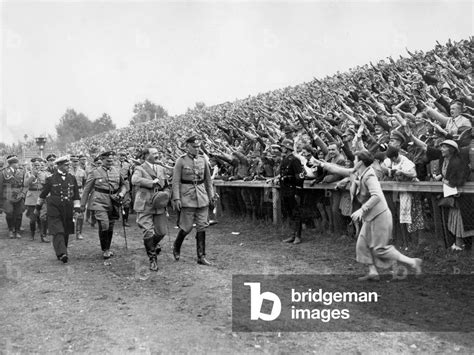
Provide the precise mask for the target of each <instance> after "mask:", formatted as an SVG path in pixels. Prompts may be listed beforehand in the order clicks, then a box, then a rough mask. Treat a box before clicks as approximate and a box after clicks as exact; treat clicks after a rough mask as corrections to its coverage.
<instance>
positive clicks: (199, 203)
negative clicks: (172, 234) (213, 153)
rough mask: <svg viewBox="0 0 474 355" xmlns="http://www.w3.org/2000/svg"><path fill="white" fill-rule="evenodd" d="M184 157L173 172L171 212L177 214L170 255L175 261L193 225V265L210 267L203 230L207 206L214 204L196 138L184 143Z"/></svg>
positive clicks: (180, 158)
mask: <svg viewBox="0 0 474 355" xmlns="http://www.w3.org/2000/svg"><path fill="white" fill-rule="evenodd" d="M185 143H186V151H187V153H186V154H184V155H182V156H181V157H179V158H178V160H177V161H176V164H175V166H174V171H173V182H172V187H173V208H174V209H176V210H177V211H178V212H179V218H178V219H179V220H178V226H179V232H178V235H177V237H176V240H175V242H174V244H173V255H174V258H175V260H179V258H180V251H181V244H182V243H183V241H184V238H185V237H186V235H188V234H189V232H191V230H192V229H193V224H196V251H197V262H198V264H201V265H212V263H211V262H210V261H208V260H207V259H206V231H205V230H206V228H207V226H208V225H209V223H208V212H209V203H210V202H211V203H214V202H215V196H214V189H213V186H212V180H211V173H210V169H209V164H208V162H207V161H206V160H205V158H204V157H203V156H200V155H199V150H200V146H201V142H200V141H199V140H198V138H197V137H196V136H192V137H189V138H188V139H187V140H186V141H185Z"/></svg>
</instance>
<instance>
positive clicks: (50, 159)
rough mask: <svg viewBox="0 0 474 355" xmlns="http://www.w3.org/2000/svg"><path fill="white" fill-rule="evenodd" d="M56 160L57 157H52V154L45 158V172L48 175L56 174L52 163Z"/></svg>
mask: <svg viewBox="0 0 474 355" xmlns="http://www.w3.org/2000/svg"><path fill="white" fill-rule="evenodd" d="M56 159H57V156H56V155H54V154H49V155H48V156H47V157H46V165H47V167H46V170H47V171H48V172H49V173H50V174H54V173H55V172H56V167H55V166H54V162H55V161H56Z"/></svg>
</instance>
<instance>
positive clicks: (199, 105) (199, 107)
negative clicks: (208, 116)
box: [187, 101, 206, 113]
mask: <svg viewBox="0 0 474 355" xmlns="http://www.w3.org/2000/svg"><path fill="white" fill-rule="evenodd" d="M205 107H206V104H205V103H204V102H202V101H198V102H196V103H195V104H194V107H193V108H189V107H188V111H187V113H191V112H193V111H202V110H204V108H205Z"/></svg>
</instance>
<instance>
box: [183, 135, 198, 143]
mask: <svg viewBox="0 0 474 355" xmlns="http://www.w3.org/2000/svg"><path fill="white" fill-rule="evenodd" d="M184 143H186V144H188V143H189V144H199V143H200V142H199V138H198V137H197V136H191V137H189V138H188V139H186V140H185V141H184Z"/></svg>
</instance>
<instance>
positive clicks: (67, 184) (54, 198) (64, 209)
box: [38, 171, 80, 234]
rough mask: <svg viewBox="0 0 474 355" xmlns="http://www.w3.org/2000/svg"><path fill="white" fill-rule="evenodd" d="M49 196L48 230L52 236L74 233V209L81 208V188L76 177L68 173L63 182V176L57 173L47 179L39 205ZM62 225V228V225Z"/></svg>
mask: <svg viewBox="0 0 474 355" xmlns="http://www.w3.org/2000/svg"><path fill="white" fill-rule="evenodd" d="M47 196H48V200H47V204H48V209H47V210H48V228H49V230H50V232H51V234H55V233H56V231H62V230H64V232H65V233H66V234H71V233H73V232H74V223H73V208H74V207H79V200H80V197H79V188H78V186H77V181H76V178H75V177H74V176H72V175H71V174H69V173H67V174H66V178H65V179H64V180H63V178H62V177H61V174H60V173H59V172H58V171H56V172H55V173H54V174H53V175H51V176H49V177H47V178H46V181H45V184H44V187H43V190H42V191H41V193H40V195H39V198H38V204H39V205H42V204H43V201H44V199H45V198H46V197H47ZM61 224H62V228H61V227H60V225H61Z"/></svg>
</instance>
